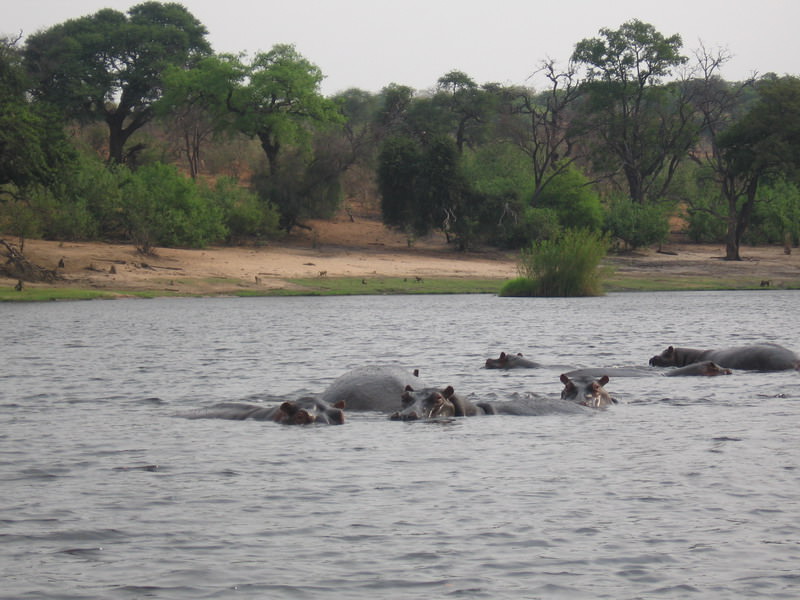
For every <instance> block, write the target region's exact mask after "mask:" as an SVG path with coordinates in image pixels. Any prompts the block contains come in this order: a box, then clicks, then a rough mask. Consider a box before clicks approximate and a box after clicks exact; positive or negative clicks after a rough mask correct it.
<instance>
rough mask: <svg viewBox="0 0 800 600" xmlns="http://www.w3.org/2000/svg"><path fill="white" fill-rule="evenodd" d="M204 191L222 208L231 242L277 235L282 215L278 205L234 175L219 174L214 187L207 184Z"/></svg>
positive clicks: (228, 238)
mask: <svg viewBox="0 0 800 600" xmlns="http://www.w3.org/2000/svg"><path fill="white" fill-rule="evenodd" d="M204 195H206V196H207V197H208V198H209V200H210V201H211V202H212V203H213V204H214V205H216V206H217V207H219V209H220V210H221V212H222V218H223V222H224V223H225V227H226V228H227V231H228V237H227V241H228V242H232V243H236V242H240V241H242V240H244V239H247V238H256V239H269V238H272V237H275V236H276V235H277V232H278V221H279V219H280V215H279V214H278V211H277V209H276V208H275V207H274V206H273V205H272V203H270V202H268V201H266V200H264V201H262V200H261V199H259V197H258V195H257V194H255V193H253V192H251V191H249V190H247V189H246V188H244V187H242V186H240V185H239V183H238V182H237V181H236V179H235V178H233V177H220V178H218V179H217V181H216V183H215V184H214V186H213V187H206V188H204Z"/></svg>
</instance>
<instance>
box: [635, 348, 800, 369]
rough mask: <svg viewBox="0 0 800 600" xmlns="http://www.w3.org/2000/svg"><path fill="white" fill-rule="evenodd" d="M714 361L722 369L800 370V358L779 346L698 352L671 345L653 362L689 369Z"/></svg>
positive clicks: (654, 365)
mask: <svg viewBox="0 0 800 600" xmlns="http://www.w3.org/2000/svg"><path fill="white" fill-rule="evenodd" d="M703 361H713V362H714V363H716V364H717V365H719V366H720V367H722V368H727V369H742V370H745V371H787V370H790V369H798V368H800V358H798V356H797V355H796V354H795V353H794V352H792V351H791V350H788V349H786V348H784V347H783V346H779V345H778V344H754V345H752V346H741V347H738V348H724V349H721V350H694V349H692V348H675V347H673V346H670V347H669V348H667V349H666V350H664V351H663V352H662V353H661V354H658V355H656V356H654V357H653V358H651V359H650V366H652V367H685V366H687V365H691V364H694V363H698V362H703Z"/></svg>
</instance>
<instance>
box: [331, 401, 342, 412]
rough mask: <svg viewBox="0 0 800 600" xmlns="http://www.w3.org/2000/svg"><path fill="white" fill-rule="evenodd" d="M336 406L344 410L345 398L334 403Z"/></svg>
mask: <svg viewBox="0 0 800 600" xmlns="http://www.w3.org/2000/svg"><path fill="white" fill-rule="evenodd" d="M333 407H334V408H338V409H339V410H344V400H339V401H338V402H337V403H336V404H334V405H333Z"/></svg>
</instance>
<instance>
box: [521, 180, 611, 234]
mask: <svg viewBox="0 0 800 600" xmlns="http://www.w3.org/2000/svg"><path fill="white" fill-rule="evenodd" d="M533 204H534V206H536V207H539V208H550V209H552V210H554V211H555V212H556V214H557V215H558V220H559V223H560V224H561V226H562V227H564V228H565V229H566V228H571V229H590V230H593V231H596V230H599V229H600V228H601V227H602V225H603V209H602V207H601V205H600V196H599V195H598V194H597V192H596V191H595V190H594V188H593V187H592V186H590V184H589V180H588V179H587V178H586V176H584V175H583V173H581V172H580V171H579V170H578V169H576V168H575V167H573V166H569V167H567V168H566V169H564V171H562V172H561V173H559V174H558V175H556V176H555V177H553V179H552V180H550V181H549V182H548V183H547V185H546V186H545V187H544V189H542V191H541V192H540V193H539V195H538V197H537V198H536V199H535V200H534V202H533Z"/></svg>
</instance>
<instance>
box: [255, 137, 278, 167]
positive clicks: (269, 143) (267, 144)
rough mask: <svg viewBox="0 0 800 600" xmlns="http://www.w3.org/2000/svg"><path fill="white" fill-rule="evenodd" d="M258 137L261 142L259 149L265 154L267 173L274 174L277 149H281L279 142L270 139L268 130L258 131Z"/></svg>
mask: <svg viewBox="0 0 800 600" xmlns="http://www.w3.org/2000/svg"><path fill="white" fill-rule="evenodd" d="M258 139H259V141H260V142H261V149H262V150H264V154H265V155H266V156H267V163H268V164H269V174H270V175H275V174H276V173H277V172H278V151H279V150H280V149H281V144H280V142H278V141H277V140H273V139H272V136H271V135H270V132H263V133H259V134H258Z"/></svg>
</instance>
